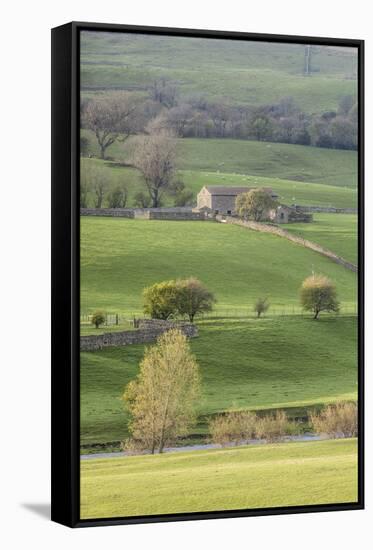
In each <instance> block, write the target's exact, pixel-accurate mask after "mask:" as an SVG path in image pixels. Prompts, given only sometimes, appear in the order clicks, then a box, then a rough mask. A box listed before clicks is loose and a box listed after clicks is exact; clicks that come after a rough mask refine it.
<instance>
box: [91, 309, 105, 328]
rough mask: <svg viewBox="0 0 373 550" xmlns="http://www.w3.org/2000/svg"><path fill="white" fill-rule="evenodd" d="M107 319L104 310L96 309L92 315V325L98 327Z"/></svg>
mask: <svg viewBox="0 0 373 550" xmlns="http://www.w3.org/2000/svg"><path fill="white" fill-rule="evenodd" d="M105 320H106V317H105V313H103V311H95V312H94V314H93V315H92V320H91V323H92V325H95V327H96V328H99V326H100V325H103V324H104V323H105Z"/></svg>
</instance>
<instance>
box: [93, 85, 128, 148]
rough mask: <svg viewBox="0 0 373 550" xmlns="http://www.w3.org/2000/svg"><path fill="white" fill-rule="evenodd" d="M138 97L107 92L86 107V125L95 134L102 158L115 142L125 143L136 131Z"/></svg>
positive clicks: (125, 93) (126, 93) (123, 93)
mask: <svg viewBox="0 0 373 550" xmlns="http://www.w3.org/2000/svg"><path fill="white" fill-rule="evenodd" d="M136 104H137V99H136V97H135V96H134V95H133V94H131V93H129V92H117V91H115V92H106V93H105V94H102V95H99V96H97V97H94V98H93V99H92V100H91V101H90V102H89V103H88V104H87V106H86V107H85V111H84V114H83V123H84V125H85V126H86V127H87V128H89V129H90V130H92V132H94V134H95V136H96V139H97V142H98V145H99V148H100V156H101V158H102V159H104V158H105V154H106V150H107V148H108V147H110V145H112V144H113V143H114V142H115V141H121V142H123V141H125V140H126V139H127V138H128V137H129V136H130V135H132V134H134V133H135V131H136V117H135V111H136Z"/></svg>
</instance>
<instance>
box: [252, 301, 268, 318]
mask: <svg viewBox="0 0 373 550" xmlns="http://www.w3.org/2000/svg"><path fill="white" fill-rule="evenodd" d="M268 308H269V302H268V298H258V299H257V301H256V302H255V304H254V311H255V313H256V314H257V317H258V319H259V317H260V316H261V314H262V313H265V312H266V311H268Z"/></svg>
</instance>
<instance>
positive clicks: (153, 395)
mask: <svg viewBox="0 0 373 550" xmlns="http://www.w3.org/2000/svg"><path fill="white" fill-rule="evenodd" d="M199 387H200V377H199V372H198V365H197V363H196V361H195V358H194V356H193V355H192V354H191V352H190V348H189V344H188V342H187V339H186V336H185V335H184V334H182V332H181V331H180V330H177V329H172V330H169V331H168V332H166V333H164V334H162V335H161V336H160V337H159V338H158V340H157V343H156V345H155V346H152V347H150V348H147V349H146V351H145V355H144V358H143V360H142V361H141V364H140V372H139V374H138V376H137V378H136V379H135V380H133V381H132V382H130V383H129V384H128V386H127V388H126V390H125V392H124V395H123V399H124V401H125V403H126V405H127V408H128V410H129V412H130V414H131V421H130V423H129V432H130V434H131V437H130V438H129V439H128V440H127V441H126V442H124V447H125V448H127V449H129V450H144V449H148V450H150V451H151V453H152V454H154V453H155V451H156V450H158V452H159V453H162V452H163V449H164V447H165V446H168V445H171V444H173V443H175V441H176V440H177V439H178V438H179V437H182V436H185V435H187V433H188V431H189V429H190V428H191V426H193V424H194V423H195V413H194V403H195V400H196V398H197V396H198V394H199Z"/></svg>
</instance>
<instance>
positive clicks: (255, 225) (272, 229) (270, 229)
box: [216, 215, 357, 273]
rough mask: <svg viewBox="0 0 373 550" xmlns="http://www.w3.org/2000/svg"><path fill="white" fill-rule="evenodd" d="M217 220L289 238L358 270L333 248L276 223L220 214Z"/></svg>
mask: <svg viewBox="0 0 373 550" xmlns="http://www.w3.org/2000/svg"><path fill="white" fill-rule="evenodd" d="M216 220H217V221H219V222H225V223H229V224H232V225H240V226H241V227H246V228H247V229H251V230H253V231H260V232H261V233H271V234H272V235H277V236H278V237H283V238H284V239H288V240H289V241H292V242H294V243H296V244H300V245H301V246H304V247H305V248H310V249H311V250H314V251H315V252H318V253H319V254H322V255H323V256H326V257H327V258H329V259H330V260H332V261H333V262H335V263H337V264H340V265H343V267H345V268H346V269H349V270H350V271H354V272H355V273H356V272H357V266H356V265H355V264H353V263H351V262H348V261H347V260H345V259H344V258H341V257H340V256H338V255H337V254H335V253H334V252H332V251H331V250H328V249H327V248H324V247H322V246H321V245H319V244H317V243H314V242H312V241H309V240H307V239H303V238H302V237H299V236H298V235H293V234H292V233H289V232H288V231H286V230H285V229H282V228H280V227H277V226H276V225H269V224H266V223H259V222H254V221H249V220H247V221H245V220H241V219H239V218H233V217H231V216H220V215H218V216H216Z"/></svg>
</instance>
